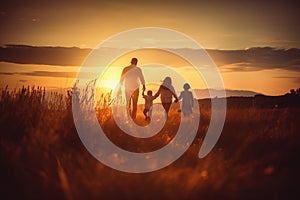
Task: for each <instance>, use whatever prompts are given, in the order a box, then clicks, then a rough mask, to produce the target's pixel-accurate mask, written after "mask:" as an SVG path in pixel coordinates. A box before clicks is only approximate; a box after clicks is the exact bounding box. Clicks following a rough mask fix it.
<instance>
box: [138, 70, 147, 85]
mask: <svg viewBox="0 0 300 200" xmlns="http://www.w3.org/2000/svg"><path fill="white" fill-rule="evenodd" d="M139 79H140V82H141V84H142V85H143V91H145V90H146V86H145V79H144V76H143V73H142V70H141V69H140V68H139Z"/></svg>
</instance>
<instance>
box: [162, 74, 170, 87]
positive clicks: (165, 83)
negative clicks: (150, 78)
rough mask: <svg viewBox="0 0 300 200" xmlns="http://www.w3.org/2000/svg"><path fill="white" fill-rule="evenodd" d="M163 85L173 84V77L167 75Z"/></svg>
mask: <svg viewBox="0 0 300 200" xmlns="http://www.w3.org/2000/svg"><path fill="white" fill-rule="evenodd" d="M162 85H163V86H166V87H169V86H171V85H172V79H171V77H169V76H167V77H166V78H165V79H164V81H163V83H162Z"/></svg>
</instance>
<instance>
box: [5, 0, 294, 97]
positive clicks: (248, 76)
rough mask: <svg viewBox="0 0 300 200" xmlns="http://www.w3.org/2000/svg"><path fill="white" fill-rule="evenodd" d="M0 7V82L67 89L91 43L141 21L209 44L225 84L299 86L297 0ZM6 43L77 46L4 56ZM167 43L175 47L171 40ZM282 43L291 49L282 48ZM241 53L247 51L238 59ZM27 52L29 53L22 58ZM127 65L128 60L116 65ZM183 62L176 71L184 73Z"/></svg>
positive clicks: (281, 89)
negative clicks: (55, 54) (54, 53)
mask: <svg viewBox="0 0 300 200" xmlns="http://www.w3.org/2000/svg"><path fill="white" fill-rule="evenodd" d="M0 5H1V6H0V45H1V51H0V52H1V54H2V55H1V54H0V56H1V60H0V78H1V79H0V85H6V84H9V85H10V87H12V88H13V87H20V86H21V85H23V84H35V85H37V84H39V85H45V86H47V87H70V86H72V84H73V81H74V80H73V78H74V76H75V74H76V73H77V71H78V69H79V67H80V64H81V63H82V62H83V61H84V59H85V56H87V55H88V52H89V51H91V49H93V48H95V47H96V46H97V45H98V44H99V43H101V42H103V41H105V40H106V39H107V38H109V37H111V36H112V35H115V34H118V33H120V32H122V31H126V30H130V29H133V28H141V27H149V26H152V27H163V28H169V29H173V30H176V31H179V32H181V33H183V34H185V35H188V36H189V37H191V38H193V39H194V40H196V41H197V42H198V43H199V44H201V45H202V47H203V48H205V49H209V50H216V51H208V52H209V53H210V55H211V57H212V58H213V60H214V61H215V63H216V64H217V66H218V68H219V70H220V73H221V75H222V78H223V81H224V86H225V88H228V89H238V90H253V91H257V92H261V93H265V94H270V95H279V94H283V93H286V92H288V91H289V90H290V89H291V88H297V87H299V85H300V80H299V79H300V73H299V71H300V70H299V68H300V57H299V51H297V49H299V48H300V36H299V35H300V34H299V32H300V26H299V18H300V14H299V11H298V7H299V6H297V1H272V2H270V1H256V0H253V1H241V0H239V1H237V0H236V1H202V0H199V1H196V0H194V1H180V0H172V1H169V0H167V1H157V0H152V1H137V0H135V1H129V0H123V1H122V0H116V1H115V0H112V1H99V0H87V1H79V0H73V1H67V0H61V1H43V0H39V1H33V0H29V1H8V0H0ZM7 44H14V45H30V46H33V47H40V46H43V47H45V46H47V47H53V49H52V50H57V52H60V51H59V50H61V49H56V48H55V47H58V46H59V47H78V48H81V50H82V52H81V53H80V56H77V57H76V58H75V57H74V55H73V54H72V53H70V54H72V55H71V57H72V56H73V57H72V58H73V59H75V61H74V60H71V58H70V60H68V58H69V57H65V58H61V57H60V58H57V59H55V60H57V62H56V63H55V62H54V63H53V62H51V61H49V60H50V59H48V60H47V58H45V59H40V58H41V55H40V54H32V53H29V54H25V53H24V52H22V51H23V50H24V48H23V49H21V50H20V48H19V49H18V50H19V51H17V53H16V52H15V51H13V53H12V55H11V54H9V53H7V52H8V50H7V46H6V45H7ZM172 45H173V46H172V47H173V48H176V43H175V44H174V43H173V44H172ZM17 47H19V46H14V47H10V48H11V49H14V50H15V49H17ZM253 47H270V48H269V49H265V48H259V49H257V48H256V49H255V48H253ZM290 48H295V49H296V50H294V51H287V50H288V49H290ZM11 49H10V50H11ZM249 49H252V51H249ZM27 50H28V49H25V50H24V51H27ZM40 50H43V49H40ZM68 50H70V49H68ZM73 50H74V49H73ZM277 50H278V51H277ZM70 51H71V50H70ZM9 52H11V51H9ZM243 52H245V53H246V55H247V56H245V57H242V58H241V55H244V53H243ZM48 53H49V52H48ZM48 53H47V54H46V55H48ZM251 53H252V54H251ZM74 54H76V53H74ZM27 55H28V56H27ZM58 55H59V53H58ZM63 55H65V54H63ZM76 55H77V54H76ZM26 56H27V58H26ZM32 56H36V58H32V59H31V60H30V61H28V59H29V57H32ZM68 56H69V54H68ZM141 56H142V55H140V57H139V60H140V61H141V62H140V64H143V63H145V62H143V56H142V57H141ZM145 56H146V55H145ZM46 57H47V56H46ZM148 57H149V56H148ZM266 57H267V59H264V58H266ZM7 58H12V59H7ZM16 58H18V59H16ZM62 60H64V62H62ZM144 60H149V58H147V59H146V58H144ZM154 60H155V59H154ZM278 63H279V64H278ZM127 64H129V61H128V63H125V62H123V63H121V65H122V66H123V65H127ZM163 64H170V63H168V62H166V63H163ZM184 67H186V66H181V68H180V67H179V68H178V67H177V68H176V70H177V71H178V73H184V72H186V71H188V70H184ZM115 72H116V73H114V76H112V77H111V79H112V81H114V82H115V81H116V80H117V79H118V76H119V74H120V69H118V71H115ZM186 76H187V79H190V81H191V82H192V83H197V81H198V77H193V73H190V74H189V73H186ZM200 82H201V81H200ZM194 85H195V87H203V85H196V84H194ZM178 87H179V86H178ZM180 89H181V88H178V90H180Z"/></svg>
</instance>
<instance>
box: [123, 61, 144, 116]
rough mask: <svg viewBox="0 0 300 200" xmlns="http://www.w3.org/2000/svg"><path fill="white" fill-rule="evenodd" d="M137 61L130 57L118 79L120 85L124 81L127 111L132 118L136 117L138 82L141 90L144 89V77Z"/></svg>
mask: <svg viewBox="0 0 300 200" xmlns="http://www.w3.org/2000/svg"><path fill="white" fill-rule="evenodd" d="M137 62H138V59H137V58H132V59H131V65H129V66H127V67H125V68H124V69H123V71H122V75H121V79H120V84H121V85H122V84H123V82H124V86H125V96H126V103H127V105H128V108H129V113H130V115H131V117H132V119H135V118H136V111H137V102H138V98H139V87H140V84H142V85H143V91H144V90H146V87H145V79H144V76H143V73H142V70H141V69H140V68H139V67H137V66H136V65H137ZM131 101H132V110H131Z"/></svg>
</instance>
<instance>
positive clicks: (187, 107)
mask: <svg viewBox="0 0 300 200" xmlns="http://www.w3.org/2000/svg"><path fill="white" fill-rule="evenodd" d="M190 88H191V86H190V85H189V84H188V83H185V84H184V85H183V89H184V91H182V92H181V93H180V95H179V97H178V100H180V99H182V105H181V108H182V112H183V116H189V115H191V114H192V107H193V106H194V97H193V94H192V92H190V91H189V89H190Z"/></svg>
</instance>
